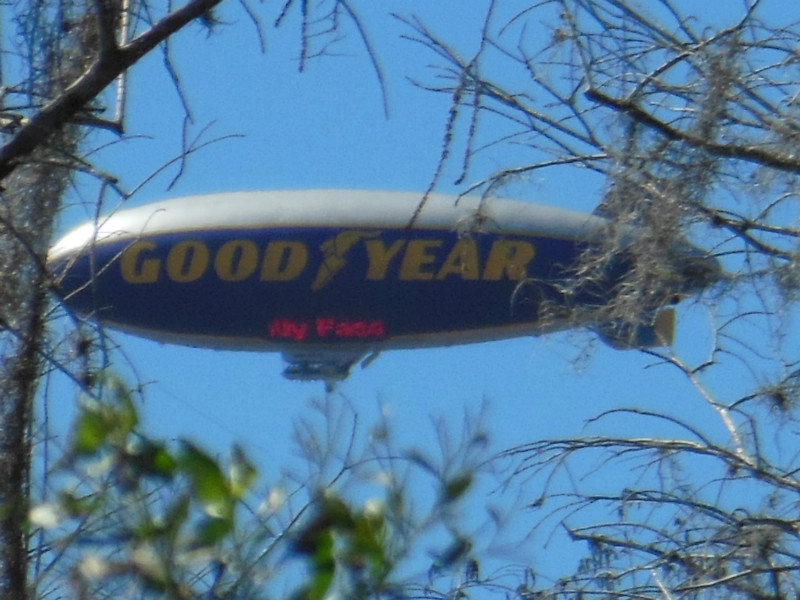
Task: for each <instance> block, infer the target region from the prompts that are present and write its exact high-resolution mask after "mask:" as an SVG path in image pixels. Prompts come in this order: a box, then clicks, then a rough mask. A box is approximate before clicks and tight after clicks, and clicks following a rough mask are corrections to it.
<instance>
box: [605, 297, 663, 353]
mask: <svg viewBox="0 0 800 600" xmlns="http://www.w3.org/2000/svg"><path fill="white" fill-rule="evenodd" d="M593 329H594V331H596V332H597V334H598V335H599V336H600V338H601V339H602V340H603V341H604V342H605V343H606V344H608V345H609V346H611V347H612V348H615V349H617V350H633V349H637V348H654V347H658V346H671V345H672V343H673V341H674V339H675V309H674V308H671V307H669V308H664V309H661V310H660V311H657V312H655V313H654V314H653V316H652V321H651V324H649V325H648V324H647V320H645V321H644V322H642V323H624V322H614V323H608V324H604V325H599V326H595V327H593Z"/></svg>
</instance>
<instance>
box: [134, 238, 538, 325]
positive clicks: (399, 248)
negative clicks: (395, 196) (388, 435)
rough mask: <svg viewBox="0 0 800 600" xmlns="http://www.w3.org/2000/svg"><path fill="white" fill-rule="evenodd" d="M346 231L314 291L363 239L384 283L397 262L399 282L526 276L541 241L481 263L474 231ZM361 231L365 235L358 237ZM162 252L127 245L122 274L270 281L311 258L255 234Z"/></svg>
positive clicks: (499, 251) (373, 271)
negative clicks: (429, 234)
mask: <svg viewBox="0 0 800 600" xmlns="http://www.w3.org/2000/svg"><path fill="white" fill-rule="evenodd" d="M344 233H353V235H352V236H350V237H349V238H348V239H351V238H352V244H350V245H348V246H347V247H346V248H345V251H343V252H341V253H340V254H341V256H340V255H338V254H337V255H335V256H334V255H331V256H328V255H325V256H324V258H323V262H322V263H320V264H319V265H315V268H317V270H318V271H320V270H322V271H324V273H322V276H321V275H320V273H317V277H316V278H315V279H314V282H313V283H312V285H311V289H312V291H315V292H316V291H319V290H321V289H323V288H324V287H325V286H326V285H327V284H328V283H329V282H330V281H331V280H332V279H334V278H335V276H336V274H337V273H338V272H339V271H341V270H342V269H343V268H345V266H346V265H347V262H348V256H349V254H348V252H349V251H350V247H351V246H352V245H354V244H356V243H361V244H363V249H364V252H365V254H366V270H365V272H364V279H366V280H368V281H383V280H384V279H386V276H387V275H388V273H389V272H390V269H391V268H392V267H394V269H393V270H392V272H396V273H397V278H398V279H399V280H400V281H440V280H445V279H449V278H452V277H455V278H460V279H462V280H464V281H479V280H482V281H499V280H501V279H510V280H512V281H519V280H521V279H523V278H524V277H525V276H526V274H527V267H528V265H529V264H530V263H531V261H533V259H534V257H535V256H536V249H535V247H534V245H533V244H532V243H531V242H529V241H527V240H519V239H516V240H513V239H512V240H509V239H496V240H493V241H492V244H491V246H490V247H489V251H488V254H487V255H486V257H485V261H482V259H481V256H480V252H479V250H478V246H477V244H476V242H475V240H474V239H472V238H468V237H464V238H460V239H457V240H456V241H455V242H454V243H453V244H452V245H451V246H450V247H449V248H443V246H444V244H445V240H444V239H442V238H414V239H410V240H406V239H395V240H393V241H392V242H391V243H390V244H389V245H387V242H385V241H384V240H383V239H381V238H380V237H379V236H378V234H377V233H373V232H369V233H368V234H365V233H363V232H358V231H354V232H347V231H346V232H344ZM359 233H361V235H356V234H359ZM343 235H344V234H343V233H340V234H338V235H337V236H336V237H335V238H332V239H334V240H339V238H342V237H343ZM329 242H330V240H327V241H325V242H323V243H322V245H321V249H322V250H325V249H326V248H327V246H330V244H329ZM326 244H327V246H326ZM327 249H328V250H330V248H327ZM157 251H158V246H157V244H156V243H155V242H153V241H150V240H140V241H137V242H134V243H133V244H131V245H130V246H129V247H127V248H126V249H125V250H124V251H123V252H122V257H121V259H120V270H121V274H122V278H123V280H124V281H125V282H127V283H130V284H147V283H156V282H158V280H159V279H160V277H161V275H162V272H163V273H165V274H166V276H167V278H168V279H169V280H170V281H173V282H176V283H191V282H193V281H197V280H199V279H200V278H201V277H203V276H204V275H205V274H206V273H209V272H213V273H214V274H215V275H216V277H217V278H218V279H219V280H220V281H226V282H239V281H245V280H247V279H250V278H251V277H254V276H255V277H257V278H258V280H259V281H265V282H267V281H269V282H276V281H294V280H295V279H297V278H298V277H300V276H301V275H302V274H303V273H304V272H306V271H307V267H308V265H309V256H310V252H309V248H308V245H307V244H305V243H304V242H301V241H296V240H294V241H291V240H276V241H271V242H269V243H267V244H266V247H264V248H259V247H258V246H257V245H256V243H255V242H253V241H252V240H247V239H233V240H228V241H226V242H225V243H224V244H222V246H220V247H219V248H218V249H217V250H216V251H215V252H214V253H213V256H212V252H211V251H210V250H209V248H208V246H207V245H206V244H205V243H204V242H203V241H201V240H196V239H195V240H192V239H189V240H182V241H180V242H178V243H176V244H175V245H173V246H172V247H171V248H170V249H169V252H168V253H167V255H166V258H164V259H162V258H161V257H160V256H159V254H158V252H157ZM328 254H329V255H330V254H331V253H330V252H328ZM325 261H327V262H325ZM162 262H163V264H162ZM329 263H330V264H329ZM482 263H483V264H482ZM320 265H321V266H320ZM355 337H357V336H355Z"/></svg>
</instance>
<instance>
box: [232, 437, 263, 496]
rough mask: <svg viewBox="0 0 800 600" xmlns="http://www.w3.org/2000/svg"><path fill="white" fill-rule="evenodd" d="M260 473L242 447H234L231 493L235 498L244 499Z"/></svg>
mask: <svg viewBox="0 0 800 600" xmlns="http://www.w3.org/2000/svg"><path fill="white" fill-rule="evenodd" d="M257 474H258V472H257V471H256V468H255V467H254V466H253V463H251V462H250V461H249V460H248V459H247V456H245V454H244V451H243V450H242V449H241V447H239V446H238V445H237V446H234V447H233V457H232V460H231V467H230V480H231V493H232V494H233V496H234V498H237V499H239V498H242V497H243V496H244V495H245V494H246V493H247V490H249V489H250V486H251V485H253V482H254V481H255V478H256V475H257Z"/></svg>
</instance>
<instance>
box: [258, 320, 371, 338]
mask: <svg viewBox="0 0 800 600" xmlns="http://www.w3.org/2000/svg"><path fill="white" fill-rule="evenodd" d="M268 332H269V337H271V338H273V339H280V340H290V341H292V342H305V341H308V340H309V339H311V338H312V337H313V338H314V339H318V340H378V339H383V338H385V337H386V325H385V324H384V323H383V321H368V320H361V319H357V320H350V319H334V318H332V317H319V318H317V319H315V320H314V321H311V322H307V321H299V320H296V319H274V320H273V321H272V322H271V323H270V324H269V328H268Z"/></svg>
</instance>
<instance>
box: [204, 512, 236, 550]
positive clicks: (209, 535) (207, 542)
mask: <svg viewBox="0 0 800 600" xmlns="http://www.w3.org/2000/svg"><path fill="white" fill-rule="evenodd" d="M231 531H233V519H220V518H214V517H211V518H208V519H204V520H203V521H202V522H201V523H200V525H199V526H198V527H197V533H196V537H195V545H196V546H198V547H203V548H204V547H207V546H213V545H214V544H216V543H217V542H220V541H222V539H223V538H224V537H225V536H226V535H228V534H229V533H230V532H231Z"/></svg>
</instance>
